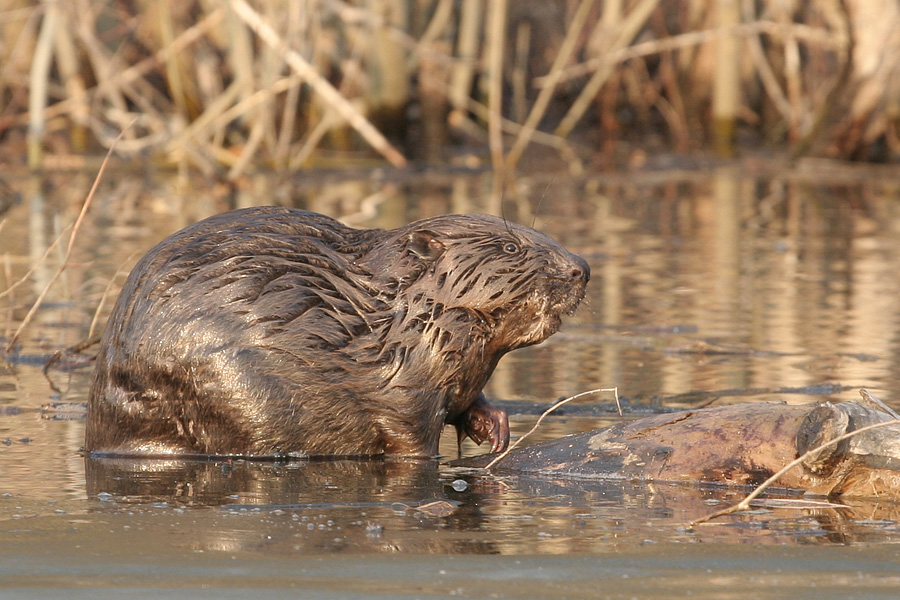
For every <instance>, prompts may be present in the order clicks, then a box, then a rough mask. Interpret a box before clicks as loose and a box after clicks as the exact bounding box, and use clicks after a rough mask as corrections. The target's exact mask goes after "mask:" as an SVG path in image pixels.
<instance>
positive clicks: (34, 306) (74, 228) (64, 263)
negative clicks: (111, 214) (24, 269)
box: [6, 119, 137, 354]
mask: <svg viewBox="0 0 900 600" xmlns="http://www.w3.org/2000/svg"><path fill="white" fill-rule="evenodd" d="M136 120H137V119H135V120H134V121H136ZM134 121H132V122H131V124H129V125H128V127H131V125H133V124H134ZM124 134H125V129H123V130H122V131H121V132H119V136H118V137H117V138H116V139H115V140H114V141H113V143H112V144H111V145H110V147H109V150H108V151H107V152H106V157H105V158H104V159H103V162H102V163H101V164H100V169H99V170H98V171H97V176H96V177H95V178H94V183H93V185H92V186H91V191H90V192H88V195H87V198H85V199H84V204H82V205H81V212H79V213H78V217H77V218H76V219H75V224H74V225H73V226H72V234H71V235H70V236H69V244H68V246H66V254H65V256H64V257H63V260H62V263H61V264H60V265H59V267H58V268H57V269H56V272H55V273H53V275H52V276H51V277H50V280H49V281H48V282H47V285H45V286H44V289H43V290H42V291H41V293H40V295H39V296H38V297H37V300H35V301H34V304H32V305H31V309H30V310H29V311H28V314H26V315H25V318H24V319H22V322H21V323H20V324H19V327H18V328H17V329H16V332H15V333H14V334H13V335H12V337H10V338H9V343H8V344H7V345H6V353H7V354H9V353H10V352H12V349H13V346H15V344H16V341H17V340H18V339H19V336H20V335H21V334H22V331H24V330H25V328H26V327H27V326H28V324H29V323H30V322H31V319H32V318H34V315H35V313H36V312H37V310H38V308H40V306H41V304H42V303H43V302H44V298H46V297H47V293H48V292H49V291H50V288H51V287H52V286H53V284H54V283H56V280H57V279H59V277H60V275H62V273H63V271H65V270H66V267H67V266H68V265H69V258H70V257H71V255H72V247H73V246H74V245H75V238H76V237H77V236H78V230H79V229H80V228H81V223H82V221H84V216H85V215H86V214H87V210H88V208H89V207H90V205H91V200H93V198H94V194H95V193H96V192H97V188H98V187H99V185H100V179H101V178H102V177H103V172H104V171H106V165H107V164H109V158H110V156H112V151H113V148H115V146H116V142H118V141H119V140H120V139H121V138H122V136H123V135H124Z"/></svg>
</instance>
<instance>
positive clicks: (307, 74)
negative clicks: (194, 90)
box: [230, 0, 406, 167]
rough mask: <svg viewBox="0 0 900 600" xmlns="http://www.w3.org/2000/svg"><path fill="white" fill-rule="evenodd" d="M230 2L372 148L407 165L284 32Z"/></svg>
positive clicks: (236, 0)
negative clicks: (306, 58)
mask: <svg viewBox="0 0 900 600" xmlns="http://www.w3.org/2000/svg"><path fill="white" fill-rule="evenodd" d="M230 6H231V7H232V9H233V10H234V11H235V13H236V14H237V15H238V16H239V17H240V18H241V19H242V20H243V21H244V22H245V23H246V24H247V25H248V26H249V27H250V29H252V30H253V31H254V33H256V35H257V36H259V38H260V39H261V40H262V41H263V42H265V43H266V44H268V45H269V46H271V47H272V48H273V49H274V50H276V51H277V52H279V53H280V54H281V55H282V56H283V58H284V61H285V62H286V63H287V64H288V65H289V66H290V67H291V68H292V69H293V70H294V72H295V73H297V75H299V76H300V77H302V78H303V79H304V81H306V83H307V84H309V86H310V87H311V88H313V90H314V91H315V92H316V93H317V94H319V95H320V96H321V97H322V99H323V100H324V101H325V102H326V103H327V104H328V105H329V106H331V107H332V108H333V109H334V110H335V111H336V112H337V113H338V114H339V115H340V116H341V118H343V119H345V120H346V121H347V123H349V124H350V126H351V127H353V129H355V130H356V131H357V132H358V133H359V134H360V135H361V136H362V137H363V139H365V140H366V141H367V142H368V143H369V145H370V146H372V148H374V149H375V150H376V151H378V152H379V153H380V154H381V155H382V156H384V158H385V159H387V161H388V162H390V163H391V164H392V165H394V166H395V167H403V166H406V158H404V156H403V155H402V154H400V152H398V151H397V149H396V148H394V147H393V146H392V145H391V143H390V142H388V140H387V138H385V137H384V135H382V133H381V132H380V131H378V129H376V128H375V126H373V125H372V123H370V122H369V120H368V119H366V117H365V116H364V115H363V114H362V113H360V112H359V110H357V109H356V107H355V106H353V104H351V103H350V101H349V100H347V99H346V98H345V97H344V96H343V95H341V93H340V92H339V91H338V90H337V89H335V87H334V86H333V85H331V83H329V82H328V80H326V79H325V78H324V77H322V75H321V74H320V73H319V72H318V71H316V69H315V68H313V66H312V65H311V64H309V63H308V62H307V61H306V60H305V59H304V58H303V57H302V56H300V54H299V53H298V52H296V51H295V50H292V49H291V48H289V47H288V46H287V44H286V43H285V42H284V40H283V39H281V36H279V35H278V33H277V32H276V31H275V30H274V29H272V27H271V26H269V25H268V24H267V23H266V22H265V21H263V19H262V17H261V16H260V15H259V13H258V12H256V11H255V10H254V9H253V8H252V7H251V6H250V5H249V4H247V2H245V1H244V0H231V2H230Z"/></svg>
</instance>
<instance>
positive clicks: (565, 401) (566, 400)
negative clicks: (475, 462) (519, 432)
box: [484, 387, 622, 471]
mask: <svg viewBox="0 0 900 600" xmlns="http://www.w3.org/2000/svg"><path fill="white" fill-rule="evenodd" d="M599 392H613V393H614V394H615V395H616V408H617V409H618V410H619V416H620V417H621V416H622V405H621V404H620V403H619V388H618V387H611V388H597V389H594V390H588V391H586V392H581V393H579V394H575V395H574V396H569V397H568V398H563V399H562V400H560V401H559V402H557V403H556V404H554V405H553V406H551V407H550V408H548V409H547V410H545V411H544V412H542V413H541V416H540V417H538V420H537V422H536V423H535V424H534V427H532V428H531V429H529V430H528V432H527V433H525V435H523V436H521V437H520V438H519V439H517V440H516V441H515V442H514V443H513V444H512V445H510V447H509V448H507V449H506V450H504V451H503V452H501V453H500V454H498V455H497V456H496V457H494V460H492V461H491V462H489V463H488V464H486V465H485V466H484V470H485V471H487V470H490V468H491V467H493V466H494V465H496V464H497V463H498V462H500V461H501V460H503V458H505V457H506V455H507V454H509V453H510V452H512V451H513V450H515V448H516V446H518V445H519V444H521V443H522V441H523V440H524V439H525V438H527V437H528V436H529V435H531V434H532V433H534V432H535V431H537V428H538V427H540V426H541V422H543V420H544V418H545V417H546V416H547V415H549V414H550V413H552V412H553V411H555V410H556V409H557V408H559V407H560V406H562V405H564V404H568V403H569V402H571V401H572V400H575V399H576V398H581V397H582V396H587V395H589V394H596V393H599Z"/></svg>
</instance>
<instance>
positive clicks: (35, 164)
mask: <svg viewBox="0 0 900 600" xmlns="http://www.w3.org/2000/svg"><path fill="white" fill-rule="evenodd" d="M43 4H44V8H45V11H44V19H43V21H42V22H41V30H40V32H39V33H38V39H37V43H36V44H35V46H34V57H33V58H32V61H31V74H30V78H29V93H28V120H29V122H28V168H30V169H39V168H40V167H41V164H42V163H43V154H44V152H43V143H44V132H45V129H46V116H45V115H44V109H45V108H47V98H48V94H49V90H48V87H49V78H50V63H51V61H52V59H53V43H54V41H55V40H56V28H57V27H58V26H59V20H60V19H59V4H58V3H56V2H51V1H46V0H45V2H44V3H43Z"/></svg>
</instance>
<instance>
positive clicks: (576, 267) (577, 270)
mask: <svg viewBox="0 0 900 600" xmlns="http://www.w3.org/2000/svg"><path fill="white" fill-rule="evenodd" d="M572 262H573V263H574V264H573V265H572V267H571V270H570V271H569V277H570V278H572V279H574V280H576V281H577V280H582V281H584V283H587V282H588V281H590V280H591V266H590V265H589V264H587V261H586V260H584V259H583V258H581V257H580V256H577V255H572Z"/></svg>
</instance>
